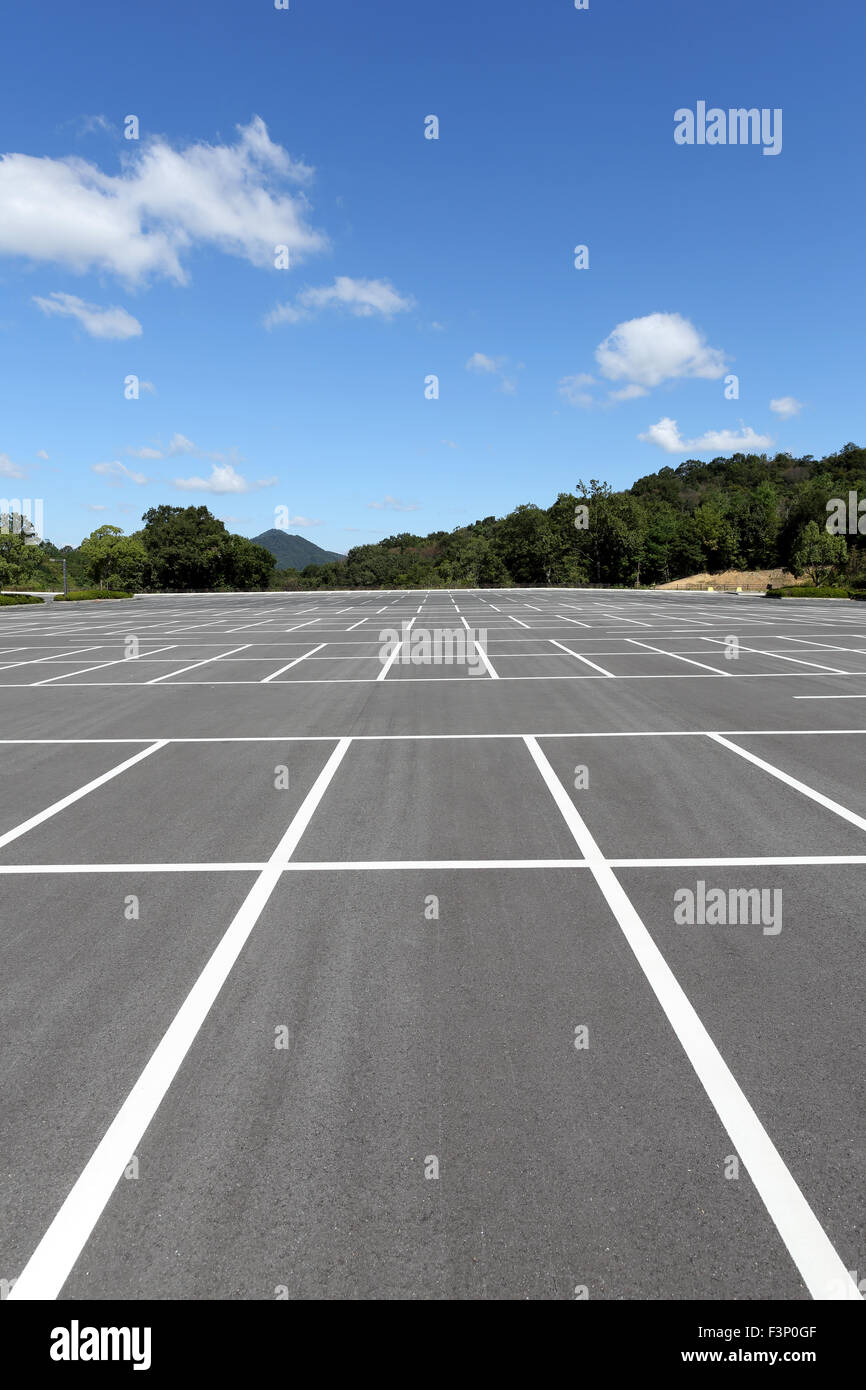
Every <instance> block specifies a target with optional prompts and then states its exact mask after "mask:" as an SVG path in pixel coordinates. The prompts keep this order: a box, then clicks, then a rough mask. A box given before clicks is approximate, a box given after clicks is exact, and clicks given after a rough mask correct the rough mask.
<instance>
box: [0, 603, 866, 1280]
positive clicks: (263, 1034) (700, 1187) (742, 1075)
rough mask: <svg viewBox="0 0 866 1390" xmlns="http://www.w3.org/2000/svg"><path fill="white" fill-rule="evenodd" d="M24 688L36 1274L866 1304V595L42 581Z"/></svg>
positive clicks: (16, 728)
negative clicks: (124, 588) (819, 597)
mask: <svg viewBox="0 0 866 1390" xmlns="http://www.w3.org/2000/svg"><path fill="white" fill-rule="evenodd" d="M419 610H420V611H419ZM410 620H414V624H413V631H414V632H415V637H414V638H413V637H412V634H411V633H410V634H409V636H408V638H407V639H406V640H407V643H410V644H411V643H412V642H413V641H420V640H421V637H423V633H424V632H426V631H429V632H431V633H435V632H436V631H440V630H442V629H445V628H447V629H451V630H453V631H455V632H460V633H462V634H463V637H464V638H467V628H468V629H471V632H469V634H468V639H467V640H468V641H469V646H468V656H469V658H470V662H469V664H467V663H463V664H435V665H431V664H426V663H419V664H416V663H413V662H412V661H411V660H410V661H404V660H403V659H402V657H403V656H404V655H405V654H407V653H408V654H409V655H410V656H411V653H412V647H411V645H409V646H407V647H404V648H403V649H401V651H399V652H398V653H397V657H396V659H395V660H394V661H393V663H392V664H391V665H390V666H388V667H387V669H385V659H386V658H384V657H383V656H382V655H381V648H382V645H383V640H384V639H383V638H382V637H381V635H380V634H382V633H383V632H384V631H385V630H386V629H387V628H391V627H394V628H396V629H398V635H400V633H399V630H400V629H401V624H404V623H406V624H408V623H409V622H410ZM419 633H420V634H421V637H419ZM132 637H134V638H137V640H138V646H137V647H136V646H135V645H134V644H130V643H129V641H128V639H129V638H132ZM732 638H735V639H736V642H732V641H731V640H730V639H732ZM476 639H479V640H480V641H481V645H482V648H483V652H484V657H485V662H484V664H482V663H481V661H480V659H479V657H478V653H477V649H476V648H475V646H474V642H475V640H476ZM726 640H727V648H726V646H725V642H726ZM558 644H561V645H558ZM641 644H646V645H641ZM564 649H568V650H564ZM726 651H727V652H728V653H729V654H730V655H726ZM130 653H132V655H130ZM136 653H137V654H136ZM290 663H292V664H290ZM472 666H476V667H478V674H471V673H470V672H471V668H472ZM287 668H288V669H287ZM383 671H384V678H383ZM0 709H2V712H3V719H2V724H0V735H2V743H0V747H2V755H3V760H4V773H5V776H4V777H3V778H2V779H0V881H2V885H3V890H4V892H3V912H2V930H0V978H2V980H3V988H2V991H0V1077H2V1083H0V1084H2V1119H0V1191H2V1200H0V1209H2V1216H0V1279H3V1280H6V1281H7V1284H6V1285H5V1289H6V1292H8V1290H9V1287H10V1284H9V1282H8V1281H12V1280H17V1283H16V1284H14V1285H12V1286H11V1289H12V1291H11V1295H10V1296H11V1297H12V1298H13V1299H14V1298H19V1297H22V1298H32V1297H60V1298H90V1299H100V1298H113V1297H119V1298H129V1299H140V1298H165V1299H207V1298H214V1299H235V1298H244V1299H274V1298H280V1297H288V1298H319V1297H325V1298H391V1299H441V1298H461V1299H503V1298H531V1299H562V1298H567V1299H573V1298H575V1297H583V1296H587V1297H589V1298H590V1299H596V1298H601V1299H622V1300H628V1299H685V1298H710V1299H745V1298H758V1299H769V1298H784V1299H792V1300H801V1299H808V1298H809V1297H813V1296H814V1297H822V1298H837V1297H838V1298H842V1297H856V1296H858V1290H857V1284H858V1282H859V1281H860V1280H862V1279H864V1277H866V1248H864V1240H866V1232H864V1221H866V1195H864V1189H863V1181H862V1172H863V1163H864V1158H866V1121H864V1115H866V1104H864V1102H866V1094H864V1092H866V1083H864V1076H866V1068H864V1061H866V1048H864V1042H863V1028H862V1015H863V989H862V977H863V970H862V959H863V945H864V926H863V911H862V900H863V883H864V875H866V782H864V778H863V750H864V740H866V611H864V610H863V609H861V608H860V606H859V605H858V604H854V603H851V604H848V603H832V602H820V601H818V602H811V601H799V602H798V601H782V602H781V603H779V602H772V601H770V600H765V599H762V598H756V597H752V596H746V595H740V596H733V595H721V594H719V595H710V594H678V593H640V594H632V593H622V592H619V591H609V592H600V591H598V592H592V591H549V590H545V591H525V590H520V591H509V592H505V593H503V592H502V591H490V592H484V591H471V592H470V591H462V590H455V591H454V592H453V594H448V593H444V592H438V593H435V592H434V593H430V594H427V593H424V592H421V593H405V594H395V593H383V594H378V593H377V594H372V593H357V594H345V593H339V594H310V593H306V594H260V595H255V594H253V595H231V594H227V595H190V596H183V597H159V598H148V599H140V600H135V601H130V602H124V603H112V604H111V605H108V604H106V605H95V604H79V605H72V604H70V605H57V606H56V607H54V606H50V607H46V608H44V609H42V608H39V609H37V608H35V607H22V608H4V609H0ZM718 735H720V736H721V737H722V738H723V739H724V740H726V741H725V742H720V741H719V740H718V738H717V737H713V736H718ZM744 755H745V756H744ZM755 759H757V762H756V761H754V760H755ZM126 764H128V765H126ZM118 768H120V769H121V770H120V771H116V770H117V769H118ZM575 813H576V814H575ZM287 831H288V832H290V833H289V835H288V837H287V838H284V837H286V833H287ZM278 846H280V851H279V855H278V857H277V859H275V860H274V859H272V856H274V855H275V851H277V848H278ZM732 860H734V861H738V862H725V861H732ZM819 860H824V861H825V862H818V861H819ZM827 860H829V861H831V862H826V861H827ZM771 861H776V862H771ZM778 861H783V862H778ZM834 861H835V862H834ZM699 884H704V885H705V891H706V892H709V891H711V890H713V889H721V890H723V891H724V894H725V895H726V900H727V894H728V892H729V890H736V892H739V893H741V894H742V893H743V892H745V891H747V890H759V892H760V890H763V892H764V894H765V901H766V902H767V903H769V902H771V901H772V902H775V903H778V907H779V916H778V921H776V920H775V919H774V920H773V923H772V924H770V920H769V918H765V917H761V918H760V919H758V918H757V917H753V918H752V919H751V920H747V921H736V922H733V923H728V922H722V923H719V922H715V923H706V922H701V921H700V920H699V921H697V922H695V923H694V924H683V923H681V922H678V921H677V919H676V915H675V902H676V901H677V898H676V896H675V895H677V894H678V893H680V892H681V890H684V889H689V890H691V891H693V892H694V893H695V894H698V893H699V892H700V891H703V890H701V889H699ZM773 895H776V896H775V898H774V896H773ZM777 928H778V929H777ZM656 948H657V950H656ZM657 952H660V955H658V954H657ZM576 1030H577V1032H576ZM702 1030H706V1031H705V1032H704V1031H702ZM707 1035H708V1036H707ZM710 1040H711V1041H710ZM576 1042H578V1043H580V1044H581V1045H580V1046H576V1045H575V1044H576ZM713 1045H715V1046H714V1047H713ZM761 1136H763V1138H762V1137H761ZM765 1141H766V1142H765ZM846 1271H849V1272H850V1271H857V1273H856V1275H855V1276H854V1277H853V1278H852V1276H851V1274H850V1273H849V1274H848V1275H847V1276H846ZM846 1277H847V1281H848V1282H847V1284H846V1283H845V1278H846ZM864 1287H866V1284H864Z"/></svg>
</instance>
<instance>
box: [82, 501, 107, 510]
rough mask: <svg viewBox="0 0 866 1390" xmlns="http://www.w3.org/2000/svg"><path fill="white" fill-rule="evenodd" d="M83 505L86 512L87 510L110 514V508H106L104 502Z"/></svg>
mask: <svg viewBox="0 0 866 1390" xmlns="http://www.w3.org/2000/svg"><path fill="white" fill-rule="evenodd" d="M85 505H86V507H87V510H88V511H89V512H110V511H111V508H110V507H107V506H106V505H105V503H104V502H87V503H86V504H85Z"/></svg>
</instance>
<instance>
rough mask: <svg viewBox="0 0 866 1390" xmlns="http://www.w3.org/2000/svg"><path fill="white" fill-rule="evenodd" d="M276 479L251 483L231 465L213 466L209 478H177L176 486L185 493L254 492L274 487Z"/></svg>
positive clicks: (263, 479)
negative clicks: (262, 488) (257, 489)
mask: <svg viewBox="0 0 866 1390" xmlns="http://www.w3.org/2000/svg"><path fill="white" fill-rule="evenodd" d="M276 482H277V479H276V478H259V479H258V480H257V481H256V482H255V483H251V482H250V481H249V479H247V478H245V477H244V476H243V474H242V473H238V472H237V471H236V470H235V468H234V467H233V466H232V464H230V463H224V464H216V463H215V464H213V465H212V466H211V474H210V477H209V478H199V477H193V478H175V479H174V486H175V487H179V488H182V489H183V490H184V491H185V492H216V493H225V492H253V491H254V490H255V489H256V488H260V487H273V485H274V484H275V483H276Z"/></svg>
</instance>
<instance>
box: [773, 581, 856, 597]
mask: <svg viewBox="0 0 866 1390" xmlns="http://www.w3.org/2000/svg"><path fill="white" fill-rule="evenodd" d="M766 596H767V598H851V597H852V595H851V594H850V593H849V591H848V589H835V588H833V587H832V586H831V585H829V584H822V585H815V584H789V585H787V586H786V587H783V588H781V589H768V590H767V595H766ZM864 597H866V595H864Z"/></svg>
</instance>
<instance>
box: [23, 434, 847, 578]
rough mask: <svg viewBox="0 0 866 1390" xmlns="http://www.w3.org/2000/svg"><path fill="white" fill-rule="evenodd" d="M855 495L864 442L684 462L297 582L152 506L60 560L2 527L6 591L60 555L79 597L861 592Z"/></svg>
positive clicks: (269, 562)
mask: <svg viewBox="0 0 866 1390" xmlns="http://www.w3.org/2000/svg"><path fill="white" fill-rule="evenodd" d="M852 493H854V494H856V495H857V496H858V497H862V498H863V499H864V510H866V450H864V449H862V448H860V447H859V446H858V445H856V444H845V445H844V446H843V447H842V448H841V449H840V450H839V451H838V452H837V453H834V454H829V455H826V456H825V457H824V458H821V459H815V458H813V457H812V456H811V455H808V454H807V455H805V456H804V457H802V458H795V457H793V456H792V455H790V454H785V453H779V454H776V455H775V456H773V457H772V458H771V457H768V456H767V455H766V454H734V455H733V456H732V457H731V458H716V459H713V460H712V461H711V462H709V463H704V462H701V461H700V460H697V459H687V460H686V461H685V462H684V463H681V464H680V465H679V466H678V467H676V468H674V467H665V468H661V469H660V470H659V471H658V472H656V473H649V474H647V475H646V476H645V477H643V478H638V480H637V482H635V483H634V484H633V485H632V486H631V487H630V488H627V489H624V490H619V491H614V490H613V489H612V488H611V487H610V486H609V485H608V484H607V483H604V482H600V481H599V480H598V479H595V478H592V479H590V481H589V482H588V483H585V482H583V481H580V482H578V483H577V485H576V487H575V489H574V491H572V492H561V493H560V494H559V496H558V497H557V498H556V501H555V502H553V503H552V505H551V506H549V507H546V508H545V507H540V506H538V505H536V504H534V503H528V502H527V503H522V504H521V505H519V506H517V507H515V509H514V510H513V511H511V512H509V513H508V514H507V515H506V516H503V517H496V516H487V517H484V518H483V519H481V520H478V521H474V522H472V523H470V524H469V525H466V526H458V527H456V528H455V529H454V530H453V531H434V532H432V533H431V534H429V535H426V536H418V535H414V534H412V533H410V532H401V533H399V534H398V535H395V536H389V537H387V538H386V539H385V540H382V541H379V542H377V543H376V544H374V545H360V546H355V547H354V548H353V549H352V550H350V551H349V554H348V556H347V558H346V559H345V560H344V561H339V562H336V561H335V562H332V563H328V564H324V565H308V566H307V567H306V568H305V569H304V570H302V571H300V572H298V571H297V570H279V571H278V570H276V568H275V564H276V562H275V560H274V557H273V556H272V555H271V554H270V552H269V551H267V550H265V549H264V548H263V547H262V546H258V545H254V544H253V543H252V542H251V541H249V540H247V539H246V538H245V537H243V536H237V535H233V534H232V533H231V532H229V531H228V530H227V529H226V527H225V525H224V524H223V522H221V521H219V520H218V519H217V518H216V517H214V516H212V515H211V513H210V512H209V511H208V509H207V507H172V506H167V505H162V506H158V507H151V508H150V510H149V511H147V512H145V513H144V516H143V517H142V521H143V522H144V525H143V527H142V529H141V530H139V531H136V532H134V533H133V534H132V535H130V536H126V535H124V534H123V532H122V530H121V529H120V528H119V527H116V526H100V527H98V528H97V529H96V530H95V531H94V532H93V533H92V534H91V535H90V536H88V537H87V539H86V540H84V541H82V543H81V545H80V546H78V547H77V548H73V547H71V546H67V547H64V548H63V549H59V548H58V547H57V546H54V545H52V543H51V542H50V541H48V540H38V538H35V537H34V536H33V535H32V534H31V535H29V536H28V535H26V534H25V533H24V530H23V529H22V527H21V526H20V525H18V526H17V529H16V525H15V524H10V522H12V523H14V522H15V521H16V519H15V518H10V517H8V516H7V517H2V516H0V587H3V588H13V587H15V588H26V587H33V588H56V587H58V574H59V568H60V567H59V565H58V561H59V560H61V559H64V558H65V559H66V560H67V567H68V570H69V578H70V587H78V586H80V585H83V584H87V583H89V584H94V585H98V586H100V587H104V588H111V589H126V590H130V591H150V592H160V591H167V590H174V591H190V590H193V589H199V590H211V591H218V590H231V589H241V590H243V589H267V588H273V589H283V590H291V589H341V588H342V589H403V588H406V589H409V588H425V589H426V588H431V589H432V588H458V587H464V588H501V587H510V586H521V585H526V586H534V587H535V586H544V585H570V586H571V585H573V586H580V585H591V584H604V585H623V586H633V585H638V584H646V585H651V584H664V583H668V582H670V581H672V580H676V579H682V578H685V577H687V576H689V575H692V574H697V573H701V572H704V571H706V572H708V573H711V574H714V573H715V574H718V573H720V572H722V571H724V570H754V569H775V568H784V569H789V570H791V571H792V572H793V573H794V574H798V575H799V574H805V573H809V574H811V575H812V576H813V578H814V579H815V581H816V582H818V580H819V579H821V578H826V577H828V576H830V575H834V576H840V577H841V576H844V577H845V578H846V579H847V580H848V581H849V582H852V581H853V582H856V581H858V580H859V581H864V580H866V543H864V537H863V536H862V535H861V534H860V533H859V531H858V530H857V526H856V520H857V511H856V506H855V508H854V511H853V513H852V515H853V517H854V522H855V525H854V528H853V533H851V534H849V533H847V532H846V533H845V534H830V533H829V532H828V529H827V523H828V506H829V505H830V504H832V503H833V500H834V499H845V501H846V503H847V501H848V499H849V496H850V494H852ZM848 511H849V512H850V507H849V508H848ZM861 520H862V523H863V531H864V533H866V515H864V516H863V517H862V518H861ZM17 521H18V523H20V521H21V518H18V519H17Z"/></svg>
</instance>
